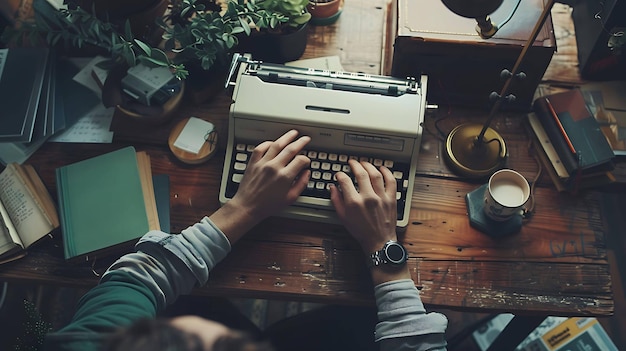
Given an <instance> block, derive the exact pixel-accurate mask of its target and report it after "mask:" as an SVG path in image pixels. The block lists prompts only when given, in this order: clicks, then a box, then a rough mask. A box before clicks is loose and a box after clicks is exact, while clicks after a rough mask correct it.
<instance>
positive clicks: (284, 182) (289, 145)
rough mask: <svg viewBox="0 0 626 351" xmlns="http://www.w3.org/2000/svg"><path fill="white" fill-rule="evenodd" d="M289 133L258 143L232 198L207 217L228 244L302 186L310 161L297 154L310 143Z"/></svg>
mask: <svg viewBox="0 0 626 351" xmlns="http://www.w3.org/2000/svg"><path fill="white" fill-rule="evenodd" d="M297 136H298V132H297V131H296V130H290V131H288V132H287V133H285V134H283V135H282V136H281V137H280V138H278V139H276V140H275V141H266V142H263V143H261V144H259V145H258V146H257V147H256V148H255V149H254V151H253V152H252V156H251V157H250V160H249V161H248V165H247V167H246V171H245V172H244V175H243V179H242V181H241V184H240V185H239V189H238V190H237V193H236V194H235V196H234V197H233V198H232V199H231V200H230V201H229V202H227V203H226V204H225V205H224V206H222V207H221V208H220V209H219V210H218V211H216V212H215V213H214V214H213V215H211V220H212V221H213V223H214V224H215V225H217V226H218V228H220V229H221V230H222V231H223V232H224V234H226V236H228V239H229V240H230V242H231V243H234V242H235V241H237V240H238V239H239V238H240V237H241V236H242V235H243V234H245V232H247V231H248V230H249V229H250V228H252V227H253V226H254V225H256V224H257V223H258V222H260V221H261V220H263V219H265V218H267V217H269V216H271V215H273V214H275V213H277V212H279V211H280V210H282V209H283V208H284V207H285V206H287V205H290V204H291V203H293V202H294V201H295V200H296V199H297V198H298V196H300V193H302V191H303V190H304V188H305V187H306V185H307V183H308V181H309V177H310V173H311V172H310V170H309V169H308V167H309V164H310V163H311V160H309V158H308V157H306V156H304V155H300V154H299V153H300V151H301V150H302V149H303V148H304V147H305V146H306V145H307V144H308V143H309V141H311V138H310V137H308V136H301V137H299V138H297Z"/></svg>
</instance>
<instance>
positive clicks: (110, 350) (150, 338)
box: [103, 318, 274, 351]
mask: <svg viewBox="0 0 626 351" xmlns="http://www.w3.org/2000/svg"><path fill="white" fill-rule="evenodd" d="M157 350H158V351H273V350H274V348H273V347H272V346H271V345H270V344H269V343H267V342H261V341H256V340H254V339H253V338H252V337H251V336H249V335H248V334H245V333H243V332H239V331H233V332H232V333H229V334H228V335H225V336H222V337H220V338H219V339H217V341H216V342H215V345H213V347H212V348H211V349H210V350H205V349H204V348H203V345H202V340H201V339H200V338H199V337H198V336H197V335H194V334H192V333H188V332H186V331H183V330H181V329H179V328H176V327H174V326H173V325H172V324H171V323H170V320H169V319H164V318H157V319H141V320H139V321H137V322H135V323H134V324H132V325H131V326H129V327H127V328H122V329H120V330H118V331H117V332H116V333H114V334H113V335H111V337H110V338H108V340H107V342H106V343H105V345H104V348H103V351H157Z"/></svg>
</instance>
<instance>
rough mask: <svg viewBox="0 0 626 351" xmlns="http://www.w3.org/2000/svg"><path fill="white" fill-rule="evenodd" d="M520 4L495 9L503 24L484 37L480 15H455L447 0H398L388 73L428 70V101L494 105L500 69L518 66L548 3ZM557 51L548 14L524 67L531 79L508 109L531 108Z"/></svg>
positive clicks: (528, 0)
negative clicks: (478, 27)
mask: <svg viewBox="0 0 626 351" xmlns="http://www.w3.org/2000/svg"><path fill="white" fill-rule="evenodd" d="M517 3H518V0H505V1H504V3H503V4H502V5H501V6H500V8H498V9H497V10H496V11H495V12H494V13H492V14H491V18H492V20H493V21H494V22H495V23H497V24H499V25H500V29H499V30H498V32H497V33H496V34H495V35H494V36H493V37H492V38H489V39H483V38H481V37H480V36H479V35H478V33H477V32H476V30H475V27H476V21H475V20H474V19H471V18H464V17H460V16H458V15H456V14H454V13H453V12H451V11H450V10H448V9H447V8H446V7H445V6H444V5H443V3H442V2H441V1H438V0H437V1H435V0H397V2H395V3H394V4H393V5H395V6H393V5H392V9H391V11H390V15H389V16H390V17H391V18H390V19H391V21H388V28H389V30H388V36H387V42H388V43H389V44H392V47H387V49H388V50H387V53H386V60H385V62H384V64H385V68H384V70H385V72H384V73H386V74H391V75H393V76H396V77H401V78H404V77H407V76H419V75H420V74H427V75H428V94H427V99H428V103H432V104H459V105H468V106H484V107H486V106H489V105H490V101H489V95H490V93H491V92H494V91H495V92H497V93H500V90H501V89H502V86H503V84H504V80H503V79H501V78H500V72H501V71H502V70H503V69H508V70H512V69H513V66H514V64H515V61H516V60H517V58H518V56H519V54H520V53H521V51H522V48H523V47H524V45H525V44H526V41H527V40H528V38H529V37H530V35H531V32H532V29H533V28H534V26H535V23H536V22H537V20H538V19H539V16H540V14H541V12H542V10H543V6H544V2H543V0H522V1H521V2H519V7H518V8H517V9H516V10H515V6H516V4H517ZM507 17H510V20H509V21H508V22H506V23H505V20H506V19H507ZM503 23H504V25H503ZM388 46H391V45H388ZM555 51H556V40H555V37H554V30H553V25H552V19H551V17H548V19H547V20H546V23H545V24H544V26H543V28H542V29H541V31H540V33H539V35H538V36H537V39H536V40H535V42H534V45H533V47H532V48H530V49H529V50H528V54H527V56H526V58H525V60H524V62H523V64H522V66H521V70H522V71H523V72H524V73H526V75H527V77H526V79H524V80H523V81H515V82H513V84H512V85H511V89H510V92H511V93H513V94H514V95H515V96H516V98H517V99H516V101H515V102H513V103H506V104H502V108H503V109H516V110H529V109H530V106H531V103H532V100H533V95H534V92H535V89H536V88H537V85H538V84H539V82H540V81H541V77H542V76H543V74H544V72H545V70H546V68H547V67H548V64H549V63H550V60H551V59H552V55H553V54H554V52H555ZM389 57H391V59H389ZM390 61H391V62H390ZM389 66H391V67H389Z"/></svg>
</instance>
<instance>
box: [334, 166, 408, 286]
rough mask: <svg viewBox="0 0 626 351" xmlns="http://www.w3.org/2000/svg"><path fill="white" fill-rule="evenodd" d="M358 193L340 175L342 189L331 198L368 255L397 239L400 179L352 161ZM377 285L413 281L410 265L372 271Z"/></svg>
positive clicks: (338, 177)
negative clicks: (400, 280)
mask: <svg viewBox="0 0 626 351" xmlns="http://www.w3.org/2000/svg"><path fill="white" fill-rule="evenodd" d="M349 162H350V168H351V170H352V173H354V178H355V180H356V183H357V185H358V190H357V188H356V187H355V185H354V183H352V180H351V179H350V177H348V175H346V174H345V173H343V172H339V173H337V174H336V177H337V183H338V184H339V187H340V188H341V189H338V188H337V187H335V186H332V187H331V189H330V199H331V201H332V202H333V205H334V206H335V210H336V211H337V215H338V216H339V218H340V219H341V221H342V222H343V224H344V225H345V226H346V229H348V231H349V232H350V234H352V236H353V237H354V238H355V239H356V240H357V241H358V242H359V244H360V245H361V248H362V249H363V251H364V253H365V254H366V255H369V254H371V253H373V252H375V251H378V250H380V249H382V247H383V245H384V244H385V243H386V242H387V241H389V240H397V235H396V220H397V212H398V209H397V200H396V191H397V190H396V189H397V185H396V179H395V178H394V176H393V174H392V173H391V171H390V170H389V169H388V168H386V167H380V171H379V170H377V169H376V167H374V165H372V164H371V163H369V162H361V163H359V162H357V161H356V160H350V161H349ZM371 274H372V281H373V282H374V284H375V285H378V284H381V283H384V282H387V281H391V280H398V279H411V274H410V273H409V268H408V266H407V265H406V264H405V265H402V266H400V267H386V266H384V265H382V266H376V267H372V270H371Z"/></svg>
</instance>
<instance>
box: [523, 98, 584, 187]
mask: <svg viewBox="0 0 626 351" xmlns="http://www.w3.org/2000/svg"><path fill="white" fill-rule="evenodd" d="M533 111H535V113H536V114H537V116H538V117H539V121H540V122H541V125H542V126H543V128H544V129H545V131H546V134H548V137H549V138H550V142H551V143H552V145H553V146H554V149H555V150H556V152H557V153H558V154H559V158H560V159H561V162H562V163H563V165H564V166H565V169H566V170H567V172H568V173H569V174H570V175H574V174H575V173H576V171H577V170H578V161H577V160H576V155H575V154H574V152H572V149H571V145H570V143H568V141H567V140H566V138H567V134H565V131H564V130H563V129H562V128H560V127H559V125H558V124H557V122H558V120H557V118H558V117H557V116H555V115H554V112H553V109H552V108H551V107H550V105H549V102H548V100H547V99H546V98H544V97H540V98H538V99H536V100H535V102H534V103H533Z"/></svg>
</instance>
